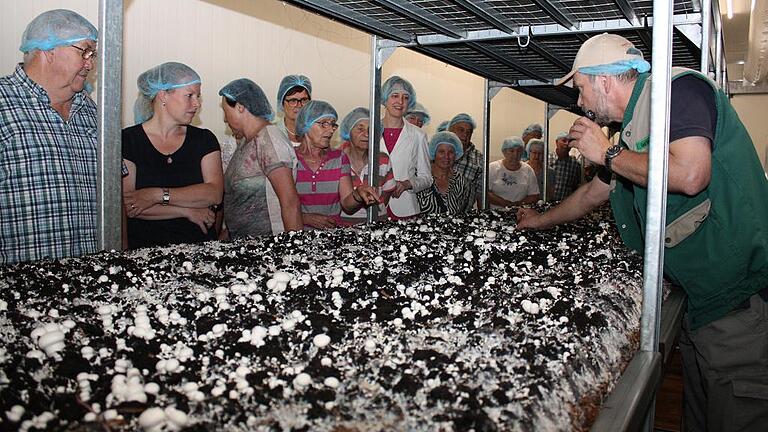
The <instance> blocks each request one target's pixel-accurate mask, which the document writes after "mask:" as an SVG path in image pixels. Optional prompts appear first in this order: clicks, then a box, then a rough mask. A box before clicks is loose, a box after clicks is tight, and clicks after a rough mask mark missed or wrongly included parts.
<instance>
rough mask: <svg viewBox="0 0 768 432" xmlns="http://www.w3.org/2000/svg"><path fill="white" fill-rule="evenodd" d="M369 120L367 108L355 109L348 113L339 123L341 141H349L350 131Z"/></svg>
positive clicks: (369, 113)
mask: <svg viewBox="0 0 768 432" xmlns="http://www.w3.org/2000/svg"><path fill="white" fill-rule="evenodd" d="M370 118H371V112H370V111H368V108H363V107H357V108H355V109H353V110H352V111H350V112H349V114H347V115H346V116H344V119H343V120H342V121H341V126H340V127H339V132H340V134H341V139H343V140H344V141H349V140H350V139H351V136H350V135H351V132H352V129H354V128H355V126H356V125H357V124H358V123H360V122H361V121H363V120H369V119H370Z"/></svg>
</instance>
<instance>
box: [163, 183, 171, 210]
mask: <svg viewBox="0 0 768 432" xmlns="http://www.w3.org/2000/svg"><path fill="white" fill-rule="evenodd" d="M170 202H171V191H170V190H168V188H167V187H164V188H163V205H164V206H167V205H168V204H170Z"/></svg>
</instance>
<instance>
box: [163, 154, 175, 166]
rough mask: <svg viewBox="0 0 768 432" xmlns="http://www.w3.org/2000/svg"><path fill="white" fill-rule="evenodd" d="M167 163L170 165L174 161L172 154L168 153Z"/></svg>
mask: <svg viewBox="0 0 768 432" xmlns="http://www.w3.org/2000/svg"><path fill="white" fill-rule="evenodd" d="M163 156H165V155H163ZM165 163H166V164H168V165H170V164H172V163H173V158H172V157H171V155H168V157H167V159H166V160H165Z"/></svg>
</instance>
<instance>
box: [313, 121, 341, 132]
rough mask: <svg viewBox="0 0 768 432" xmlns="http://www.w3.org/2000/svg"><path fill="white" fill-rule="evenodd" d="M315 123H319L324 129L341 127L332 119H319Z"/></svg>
mask: <svg viewBox="0 0 768 432" xmlns="http://www.w3.org/2000/svg"><path fill="white" fill-rule="evenodd" d="M315 124H316V125H319V126H320V127H321V128H323V129H328V128H333V130H336V129H338V128H339V125H337V124H336V123H334V122H331V121H319V122H315Z"/></svg>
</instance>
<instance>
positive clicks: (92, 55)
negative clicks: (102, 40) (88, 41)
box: [70, 45, 97, 60]
mask: <svg viewBox="0 0 768 432" xmlns="http://www.w3.org/2000/svg"><path fill="white" fill-rule="evenodd" d="M70 46H71V47H72V48H75V49H76V50H78V51H80V55H81V56H82V57H83V60H91V59H93V60H95V59H96V55H97V52H96V50H95V49H90V48H80V47H79V46H77V45H70Z"/></svg>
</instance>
